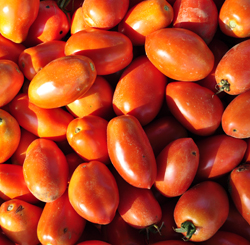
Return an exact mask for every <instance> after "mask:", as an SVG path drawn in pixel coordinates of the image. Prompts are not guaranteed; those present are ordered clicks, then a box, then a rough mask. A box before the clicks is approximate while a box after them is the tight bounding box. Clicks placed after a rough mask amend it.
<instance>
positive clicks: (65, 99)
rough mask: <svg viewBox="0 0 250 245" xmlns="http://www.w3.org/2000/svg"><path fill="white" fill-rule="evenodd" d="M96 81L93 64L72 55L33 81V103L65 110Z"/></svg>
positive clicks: (62, 58)
mask: <svg viewBox="0 0 250 245" xmlns="http://www.w3.org/2000/svg"><path fill="white" fill-rule="evenodd" d="M95 79H96V69H95V65H94V63H93V61H92V60H91V59H90V58H88V57H86V56H81V55H69V56H64V57H60V58H57V59H55V60H52V61H51V62H50V63H48V64H47V65H46V66H45V67H44V68H43V69H42V70H41V71H40V72H38V73H37V74H36V76H34V78H33V79H32V80H31V82H30V84H29V88H28V96H29V99H30V102H32V103H33V104H35V105H37V106H39V107H40V108H46V109H51V108H57V107H62V106H65V105H67V104H69V103H71V102H73V101H75V100H76V99H78V98H80V97H81V96H82V95H83V94H84V93H86V92H87V91H88V90H89V89H90V87H91V86H92V84H93V83H94V81H95Z"/></svg>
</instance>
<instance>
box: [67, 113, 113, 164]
mask: <svg viewBox="0 0 250 245" xmlns="http://www.w3.org/2000/svg"><path fill="white" fill-rule="evenodd" d="M107 125H108V121H107V120H105V119H103V118H101V117H98V116H92V115H89V116H85V117H82V118H75V119H74V120H72V121H71V122H70V123H69V125H68V128H67V140H68V142H69V144H70V146H71V147H72V148H73V149H74V150H75V151H76V152H77V153H78V154H79V156H80V157H82V159H83V160H84V161H87V162H89V161H93V160H96V161H100V162H103V163H105V164H108V163H109V162H110V160H109V155H108V148H107Z"/></svg>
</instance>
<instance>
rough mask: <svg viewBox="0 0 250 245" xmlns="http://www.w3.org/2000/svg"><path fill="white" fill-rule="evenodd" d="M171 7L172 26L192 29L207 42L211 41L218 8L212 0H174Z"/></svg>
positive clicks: (215, 26) (214, 30) (216, 23)
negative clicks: (172, 11) (172, 10)
mask: <svg viewBox="0 0 250 245" xmlns="http://www.w3.org/2000/svg"><path fill="white" fill-rule="evenodd" d="M173 9H174V20H173V27H177V28H185V29H188V30H190V31H193V32H194V33H196V34H198V35H199V36H200V37H201V38H202V39H203V40H204V41H205V42H206V43H207V44H208V43H210V42H211V41H212V39H213V37H214V35H215V32H216V30H217V25H218V10H217V7H216V5H215V3H214V1H213V0H195V1H193V0H176V1H175V2H174V5H173Z"/></svg>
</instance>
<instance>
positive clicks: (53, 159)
mask: <svg viewBox="0 0 250 245" xmlns="http://www.w3.org/2000/svg"><path fill="white" fill-rule="evenodd" d="M23 175H24V180H25V182H26V184H27V186H28V188H29V190H30V191H31V193H32V194H33V195H34V196H35V197H36V198H37V199H39V200H41V201H42V202H52V201H54V200H56V199H57V198H59V197H60V196H62V195H63V193H64V192H65V190H66V188H67V183H68V163H67V160H66V157H65V155H64V154H63V152H62V151H61V150H60V149H59V147H58V146H57V145H56V143H55V142H53V141H52V140H48V139H42V138H40V139H36V140H34V141H33V142H32V143H31V144H30V145H29V147H28V149H27V152H26V158H25V160H24V163H23ZM41 176H42V177H41Z"/></svg>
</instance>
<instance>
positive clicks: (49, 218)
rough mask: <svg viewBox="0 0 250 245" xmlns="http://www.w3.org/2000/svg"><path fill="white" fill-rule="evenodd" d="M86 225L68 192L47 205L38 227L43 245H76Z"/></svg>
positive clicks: (39, 237) (38, 233)
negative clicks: (71, 202)
mask: <svg viewBox="0 0 250 245" xmlns="http://www.w3.org/2000/svg"><path fill="white" fill-rule="evenodd" d="M85 225H86V220H85V219H83V218H82V217H81V216H80V215H79V214H77V212H76V211H75V210H74V208H73V207H72V205H71V204H70V202H69V198H68V190H66V191H65V193H64V194H63V195H62V196H61V197H59V198H58V199H57V200H55V201H53V202H50V203H46V204H45V207H44V208H43V212H42V215H41V217H40V219H39V222H38V226H37V236H38V239H39V241H40V242H41V243H42V244H51V245H57V244H61V245H74V244H76V242H77V241H78V239H79V238H80V236H81V234H82V232H83V230H84V228H85Z"/></svg>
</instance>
